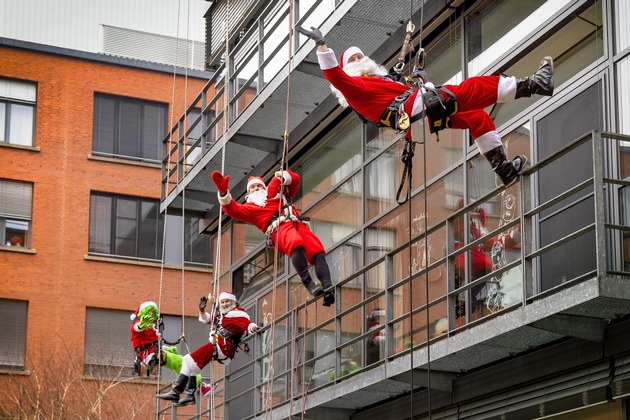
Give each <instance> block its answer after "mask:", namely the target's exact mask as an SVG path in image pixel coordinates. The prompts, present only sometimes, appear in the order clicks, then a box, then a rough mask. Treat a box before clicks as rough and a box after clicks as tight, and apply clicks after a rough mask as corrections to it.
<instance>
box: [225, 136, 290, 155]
mask: <svg viewBox="0 0 630 420" xmlns="http://www.w3.org/2000/svg"><path fill="white" fill-rule="evenodd" d="M281 140H282V139H277V140H276V139H270V138H267V137H257V136H250V135H248V134H240V133H236V134H235V135H234V136H233V137H232V138H231V139H230V141H231V142H233V143H236V144H240V145H243V146H247V147H251V148H253V149H257V150H262V151H263V152H267V153H274V154H276V153H278V150H279V149H280V144H282V143H281Z"/></svg>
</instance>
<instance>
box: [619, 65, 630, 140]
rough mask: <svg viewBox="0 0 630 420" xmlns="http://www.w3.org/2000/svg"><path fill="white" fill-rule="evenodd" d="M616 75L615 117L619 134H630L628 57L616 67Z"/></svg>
mask: <svg viewBox="0 0 630 420" xmlns="http://www.w3.org/2000/svg"><path fill="white" fill-rule="evenodd" d="M616 70H617V71H616V73H617V115H618V121H619V132H620V133H621V134H630V80H628V74H630V57H626V58H624V59H623V60H620V61H619V62H618V63H617V65H616Z"/></svg>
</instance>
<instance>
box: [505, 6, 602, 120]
mask: <svg viewBox="0 0 630 420" xmlns="http://www.w3.org/2000/svg"><path fill="white" fill-rule="evenodd" d="M602 25H603V22H602V2H596V3H595V4H594V5H593V6H591V7H589V8H588V9H586V10H584V11H583V12H581V13H579V14H578V16H576V17H575V18H574V19H573V20H571V21H570V22H568V23H567V24H566V25H564V26H562V27H561V28H560V29H559V30H558V32H556V33H555V34H553V35H551V36H550V37H549V38H548V39H546V40H543V41H541V42H540V43H537V44H536V47H535V48H534V49H533V50H532V51H531V52H529V53H528V54H527V55H526V56H524V57H523V58H522V59H521V60H519V61H518V62H517V63H515V64H514V65H513V66H511V67H509V68H507V69H502V71H501V72H502V73H503V74H506V75H510V76H516V77H525V76H529V75H530V74H532V73H534V72H535V71H536V69H538V65H539V63H540V60H541V59H542V58H543V57H544V56H547V55H550V56H552V57H553V59H554V60H553V61H554V84H555V86H556V88H558V86H560V85H561V84H562V83H564V82H566V81H567V80H569V78H571V77H573V76H575V75H576V74H577V73H579V72H580V71H582V70H583V69H584V68H585V67H586V66H588V65H590V64H592V63H593V62H594V61H595V60H597V59H598V58H600V57H602V56H603V54H604V52H605V49H604V43H603V38H602V37H603V31H602V29H601V28H602ZM541 98H542V97H541V96H538V95H534V96H532V97H531V98H519V99H518V100H517V101H514V102H510V103H505V104H501V106H500V107H498V108H497V109H498V111H497V114H496V117H495V120H494V121H495V124H496V126H497V127H499V126H500V125H501V124H503V123H505V122H506V121H508V120H509V119H510V118H512V117H514V116H515V115H517V114H518V113H519V112H521V111H523V110H525V109H526V108H527V107H529V106H531V105H532V104H533V103H534V102H536V101H539V100H541Z"/></svg>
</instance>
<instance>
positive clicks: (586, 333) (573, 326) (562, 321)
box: [531, 313, 607, 343]
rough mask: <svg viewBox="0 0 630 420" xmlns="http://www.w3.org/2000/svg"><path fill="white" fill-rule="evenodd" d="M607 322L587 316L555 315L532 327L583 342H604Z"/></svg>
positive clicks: (534, 323)
mask: <svg viewBox="0 0 630 420" xmlns="http://www.w3.org/2000/svg"><path fill="white" fill-rule="evenodd" d="M606 324H607V323H606V320H604V319H600V318H590V317H586V316H577V315H565V314H561V313H559V314H555V315H552V316H549V317H547V318H544V319H541V320H540V321H536V322H533V323H532V324H531V326H532V327H534V328H538V329H541V330H545V331H551V332H555V333H559V334H562V335H567V336H569V337H575V338H581V339H583V340H588V341H594V342H596V343H603V342H604V329H605V328H606Z"/></svg>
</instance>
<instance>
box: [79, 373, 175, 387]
mask: <svg viewBox="0 0 630 420" xmlns="http://www.w3.org/2000/svg"><path fill="white" fill-rule="evenodd" d="M81 379H82V380H84V381H97V382H102V381H108V382H119V383H121V382H124V383H128V384H129V383H131V384H142V385H152V386H155V384H157V383H158V381H157V376H138V375H134V376H126V375H125V376H114V375H102V376H98V375H87V374H84V375H82V376H81ZM167 383H170V381H169V382H164V381H162V380H161V381H160V384H161V385H164V384H167Z"/></svg>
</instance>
